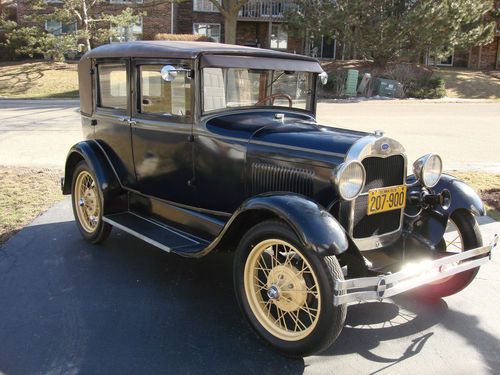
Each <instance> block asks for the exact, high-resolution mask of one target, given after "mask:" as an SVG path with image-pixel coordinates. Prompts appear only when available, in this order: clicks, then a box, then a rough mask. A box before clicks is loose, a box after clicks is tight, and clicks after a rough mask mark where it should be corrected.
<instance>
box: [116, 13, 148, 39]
mask: <svg viewBox="0 0 500 375" xmlns="http://www.w3.org/2000/svg"><path fill="white" fill-rule="evenodd" d="M110 30H111V35H112V36H111V38H110V41H111V42H129V41H133V40H138V39H140V38H141V36H142V17H141V18H140V19H139V21H138V22H137V23H132V24H130V25H127V26H116V25H111V27H110Z"/></svg>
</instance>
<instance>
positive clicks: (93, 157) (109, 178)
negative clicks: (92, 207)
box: [62, 140, 124, 213]
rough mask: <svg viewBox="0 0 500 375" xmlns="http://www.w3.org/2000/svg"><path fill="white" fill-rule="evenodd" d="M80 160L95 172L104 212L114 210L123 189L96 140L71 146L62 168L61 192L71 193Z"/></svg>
mask: <svg viewBox="0 0 500 375" xmlns="http://www.w3.org/2000/svg"><path fill="white" fill-rule="evenodd" d="M82 160H85V162H86V163H87V165H88V166H89V167H90V169H91V170H92V171H93V172H94V174H95V177H96V179H97V184H98V185H99V193H100V195H101V201H102V202H103V204H104V213H109V212H111V211H116V206H117V204H116V203H117V202H116V200H117V198H120V197H121V196H123V194H124V191H123V189H122V188H121V185H120V182H119V180H118V178H117V176H116V173H115V171H114V169H113V167H112V165H111V163H110V161H109V159H108V158H107V157H106V155H105V153H104V151H103V150H102V148H101V147H99V145H98V144H97V142H95V141H93V140H87V141H82V142H79V143H77V144H75V145H74V146H73V147H71V149H70V151H69V153H68V156H67V158H66V165H65V168H64V180H63V183H62V192H63V194H71V185H72V182H73V174H74V171H75V168H76V166H77V165H78V163H79V162H80V161H82ZM119 205H120V204H119Z"/></svg>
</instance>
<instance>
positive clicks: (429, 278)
mask: <svg viewBox="0 0 500 375" xmlns="http://www.w3.org/2000/svg"><path fill="white" fill-rule="evenodd" d="M497 243H498V236H497V235H495V236H494V238H493V240H492V241H491V243H490V244H489V245H487V246H482V247H478V248H475V249H471V250H467V251H464V252H462V253H459V254H455V255H450V256H447V257H444V258H441V259H436V260H432V261H426V262H423V263H421V264H419V265H418V266H417V267H415V268H414V269H411V270H403V271H399V272H396V273H393V274H385V275H380V276H375V277H361V278H357V279H348V280H338V279H337V280H335V287H334V290H335V292H334V293H335V295H334V297H333V304H334V305H336V306H337V305H342V304H345V303H353V302H363V301H369V300H379V301H381V300H382V299H384V298H388V297H392V296H395V295H396V294H400V293H403V292H406V291H408V290H410V289H414V288H417V287H419V286H422V285H425V284H428V283H431V282H433V281H437V280H440V279H444V278H446V277H449V276H452V275H455V274H457V273H460V272H463V271H467V270H469V269H472V268H476V267H479V266H480V265H482V264H484V263H486V262H488V260H490V259H491V252H492V250H493V249H494V248H495V247H496V246H497ZM478 256H481V257H480V258H477V259H472V260H469V261H467V262H463V263H460V264H457V263H458V262H460V261H464V260H467V259H471V258H476V257H478Z"/></svg>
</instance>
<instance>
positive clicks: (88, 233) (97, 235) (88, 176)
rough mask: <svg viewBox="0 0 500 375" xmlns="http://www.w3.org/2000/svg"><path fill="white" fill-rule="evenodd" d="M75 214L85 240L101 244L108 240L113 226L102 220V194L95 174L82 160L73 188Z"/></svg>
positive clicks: (77, 167) (75, 174)
mask: <svg viewBox="0 0 500 375" xmlns="http://www.w3.org/2000/svg"><path fill="white" fill-rule="evenodd" d="M71 198H72V199H71V200H72V203H73V214H74V216H75V221H76V225H77V227H78V229H79V230H80V233H81V234H82V236H83V238H85V239H86V240H87V241H89V242H92V243H100V242H102V241H104V240H105V239H106V238H108V236H109V233H110V232H111V225H109V224H108V223H105V222H104V221H103V220H102V211H103V204H102V199H101V192H100V191H99V186H98V184H97V179H96V178H95V175H94V172H93V171H92V170H91V169H90V168H89V166H88V165H87V163H86V162H85V161H84V160H82V161H81V162H80V163H78V165H77V166H76V168H75V172H74V173H73V182H72V187H71Z"/></svg>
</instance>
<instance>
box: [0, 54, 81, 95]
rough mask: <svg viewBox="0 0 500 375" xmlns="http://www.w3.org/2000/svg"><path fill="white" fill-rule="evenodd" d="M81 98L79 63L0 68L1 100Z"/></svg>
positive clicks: (11, 64)
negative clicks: (79, 93) (3, 98)
mask: <svg viewBox="0 0 500 375" xmlns="http://www.w3.org/2000/svg"><path fill="white" fill-rule="evenodd" d="M1 96H3V97H9V98H25V99H26V98H78V75H77V64H76V63H54V62H47V61H33V60H32V61H21V62H19V61H18V62H9V63H1V64H0V97H1Z"/></svg>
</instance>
